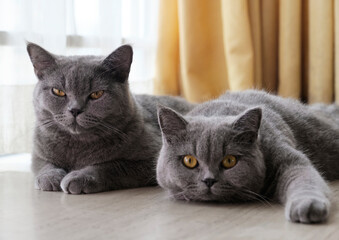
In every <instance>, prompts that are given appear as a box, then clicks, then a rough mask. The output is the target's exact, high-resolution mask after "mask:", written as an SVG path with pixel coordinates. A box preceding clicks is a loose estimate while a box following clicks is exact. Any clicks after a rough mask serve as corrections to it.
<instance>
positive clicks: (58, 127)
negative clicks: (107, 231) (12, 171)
mask: <svg viewBox="0 0 339 240" xmlns="http://www.w3.org/2000/svg"><path fill="white" fill-rule="evenodd" d="M27 51H28V53H29V56H30V58H31V61H32V63H33V66H34V70H35V73H36V75H37V77H38V79H39V81H38V83H37V85H36V87H35V91H34V107H35V113H36V125H35V134H34V149H33V155H32V156H33V163H32V169H33V172H34V173H35V175H36V177H35V186H36V188H37V189H41V190H44V191H60V190H61V189H62V190H63V191H64V192H66V193H71V194H79V193H93V192H100V191H107V190H113V189H120V188H131V187H142V186H147V185H154V184H156V180H155V160H156V157H157V155H158V152H159V150H160V147H161V133H160V129H159V126H158V122H157V112H156V106H157V104H158V103H160V104H162V105H165V106H169V107H171V108H174V109H176V110H177V111H178V112H181V113H186V112H187V111H188V110H190V109H191V108H192V105H191V104H189V103H187V102H186V101H184V100H183V99H181V98H174V97H155V96H147V95H132V94H131V93H130V91H129V86H128V81H127V79H128V75H129V71H130V66H131V63H132V55H133V51H132V48H131V47H130V46H127V45H125V46H121V47H120V48H118V49H117V50H115V51H114V52H113V53H112V54H110V55H109V56H108V57H107V58H105V59H103V58H101V57H94V56H73V57H65V56H56V55H53V54H51V53H49V52H47V51H46V50H44V49H43V48H41V47H40V46H38V45H36V44H33V43H28V45H27Z"/></svg>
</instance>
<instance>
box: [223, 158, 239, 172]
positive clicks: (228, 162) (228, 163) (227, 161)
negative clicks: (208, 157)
mask: <svg viewBox="0 0 339 240" xmlns="http://www.w3.org/2000/svg"><path fill="white" fill-rule="evenodd" d="M235 164H237V158H236V157H235V156H233V155H227V156H226V157H225V158H224V159H223V160H222V162H221V165H222V166H223V167H224V168H227V169H229V168H232V167H234V166H235Z"/></svg>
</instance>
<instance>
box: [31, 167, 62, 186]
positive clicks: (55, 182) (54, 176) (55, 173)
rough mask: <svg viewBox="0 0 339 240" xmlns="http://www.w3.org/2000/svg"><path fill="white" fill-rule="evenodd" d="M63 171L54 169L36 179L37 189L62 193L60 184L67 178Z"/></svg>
mask: <svg viewBox="0 0 339 240" xmlns="http://www.w3.org/2000/svg"><path fill="white" fill-rule="evenodd" d="M66 174H67V173H66V171H65V170H63V169H52V170H49V171H47V172H42V173H41V174H39V175H37V176H36V177H35V184H34V186H35V188H36V189H39V190H42V191H61V188H60V182H61V180H62V179H63V178H64V176H66Z"/></svg>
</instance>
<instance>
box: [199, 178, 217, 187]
mask: <svg viewBox="0 0 339 240" xmlns="http://www.w3.org/2000/svg"><path fill="white" fill-rule="evenodd" d="M202 181H203V182H204V183H205V184H206V185H207V187H212V186H213V184H214V183H216V182H217V180H215V179H214V178H205V179H204V180H202Z"/></svg>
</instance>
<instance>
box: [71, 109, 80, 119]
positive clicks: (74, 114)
mask: <svg viewBox="0 0 339 240" xmlns="http://www.w3.org/2000/svg"><path fill="white" fill-rule="evenodd" d="M69 111H70V112H71V113H72V115H73V116H74V117H77V116H78V115H79V114H80V113H82V112H83V110H81V109H79V108H71V109H70V110H69Z"/></svg>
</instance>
